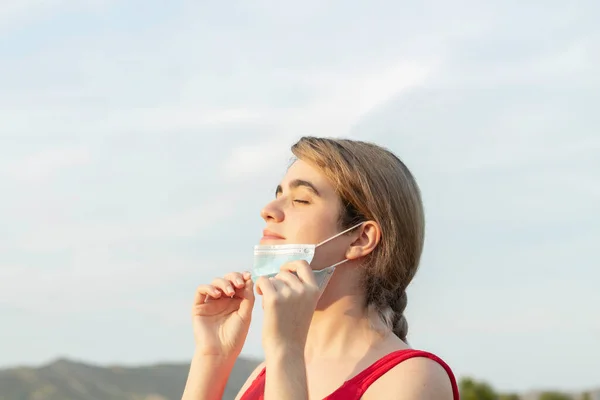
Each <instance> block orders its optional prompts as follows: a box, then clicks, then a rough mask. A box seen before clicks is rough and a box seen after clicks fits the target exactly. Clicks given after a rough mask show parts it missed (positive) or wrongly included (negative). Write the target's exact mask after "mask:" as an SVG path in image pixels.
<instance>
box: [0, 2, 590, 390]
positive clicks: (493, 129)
mask: <svg viewBox="0 0 600 400" xmlns="http://www.w3.org/2000/svg"><path fill="white" fill-rule="evenodd" d="M599 13H600V5H599V4H598V3H597V2H595V1H592V0H588V1H585V0H581V1H577V0H575V1H571V2H564V1H557V0H547V1H543V2H542V1H535V0H534V1H530V2H517V1H514V0H508V1H502V2H500V1H498V2H495V3H494V4H492V3H491V2H487V3H485V4H484V2H475V1H464V0H459V1H455V2H447V1H442V0H429V1H425V2H420V3H418V4H417V3H415V2H407V1H378V0H373V1H370V2H368V3H367V2H357V1H344V2H342V1H323V0H320V1H316V0H308V1H304V2H295V3H293V4H292V2H276V1H274V0H271V1H268V0H255V1H252V2H250V1H229V2H210V3H209V2H198V1H180V0H178V1H176V0H173V1H170V2H162V1H152V0H150V1H139V0H128V1H119V2H117V1H112V0H78V1H73V0H48V1H45V2H41V1H34V0H3V1H2V3H0V319H1V323H0V326H1V329H0V368H1V367H8V366H14V365H33V366H36V365H42V364H45V363H47V362H50V361H52V360H54V359H56V358H58V357H69V358H73V359H77V360H82V361H86V362H92V363H97V364H102V365H106V364H114V363H119V364H126V365H140V364H146V363H156V362H164V361H169V362H171V361H183V362H187V361H189V359H190V357H191V354H192V352H193V338H192V329H191V321H190V317H189V314H190V307H191V301H192V299H193V294H194V290H195V288H196V286H197V285H199V284H201V283H208V282H209V281H211V280H212V279H213V278H215V277H217V276H221V275H223V274H225V273H227V272H229V271H232V270H247V269H249V268H251V262H252V248H253V246H254V244H256V243H257V241H258V240H259V237H260V236H261V231H262V229H263V221H262V220H261V218H260V214H259V213H260V209H261V207H262V206H263V205H264V204H265V203H266V202H268V201H269V200H270V199H271V198H272V196H273V191H274V188H275V186H276V185H277V183H278V182H279V180H280V179H281V178H282V176H283V174H284V173H285V168H286V167H287V165H288V161H289V160H290V157H291V153H290V151H289V148H290V146H291V145H292V144H293V143H294V142H295V141H296V140H297V139H298V138H299V137H301V136H302V135H316V136H330V137H346V138H351V139H360V140H367V141H372V142H375V143H378V144H381V145H383V146H386V147H388V148H389V149H391V150H392V151H394V152H395V153H396V154H397V155H398V156H399V157H400V158H401V159H402V160H403V161H404V162H405V163H406V164H407V165H408V166H409V168H410V169H411V170H412V172H413V173H414V175H415V176H416V178H417V181H418V182H419V184H420V186H421V189H422V192H423V198H424V203H425V208H426V218H427V232H426V244H425V250H424V254H423V260H422V263H421V267H420V270H419V272H418V274H417V276H416V278H415V280H414V281H413V283H412V284H411V286H410V288H409V292H408V295H409V297H408V298H409V305H408V308H407V318H408V321H409V327H410V328H409V341H410V342H411V344H412V345H413V346H414V347H418V348H421V349H425V350H429V351H432V352H434V353H436V354H438V355H439V356H441V357H442V358H443V359H444V360H445V361H447V362H448V363H449V364H450V365H451V366H452V368H453V370H454V372H455V374H456V375H457V376H459V377H461V376H473V377H475V378H477V379H483V380H487V381H488V382H490V383H491V384H492V385H493V386H495V387H496V388H497V389H500V390H507V391H508V390H519V391H522V390H530V389H537V388H557V389H565V390H571V389H574V390H580V389H586V388H593V387H598V386H600V375H598V371H600V318H599V314H598V306H599V305H600V291H599V290H598V281H600V269H599V268H598V267H599V266H600V256H599V255H598V254H599V252H598V251H597V241H598V239H599V238H600V206H598V204H600V185H599V184H598V182H600V157H599V154H600V113H599V112H598V104H600V74H599V73H598V71H599V68H600V67H599V65H600V25H598V23H597V21H598V16H599V15H600V14H599ZM261 313H262V310H261V307H260V302H257V306H256V307H255V312H254V319H253V323H252V327H251V331H250V334H249V337H248V340H247V342H246V345H245V347H244V350H243V354H245V355H247V356H253V357H261V356H262V355H263V353H262V349H261V346H260V329H261V321H262V316H261Z"/></svg>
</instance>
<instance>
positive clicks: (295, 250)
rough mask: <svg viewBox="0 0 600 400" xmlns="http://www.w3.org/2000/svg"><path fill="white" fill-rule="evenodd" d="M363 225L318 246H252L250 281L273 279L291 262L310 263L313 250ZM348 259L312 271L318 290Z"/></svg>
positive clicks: (341, 233)
mask: <svg viewBox="0 0 600 400" xmlns="http://www.w3.org/2000/svg"><path fill="white" fill-rule="evenodd" d="M362 224H363V223H362V222H361V223H360V224H357V225H354V226H353V227H352V228H349V229H346V230H345V231H343V232H340V233H338V234H337V235H334V236H332V237H330V238H329V239H326V240H324V241H322V242H321V243H318V244H274V245H257V246H254V266H253V268H252V280H253V281H256V279H258V277H260V276H266V277H273V276H275V275H277V274H278V273H279V271H280V268H281V266H282V265H283V264H286V263H288V262H291V261H297V260H304V261H306V262H307V263H308V264H310V263H311V261H312V259H313V257H314V256H315V250H316V248H317V247H319V246H321V245H323V244H325V243H327V242H329V241H330V240H333V239H335V238H337V237H338V236H341V235H343V234H344V233H346V232H350V231H351V230H353V229H355V228H357V227H359V226H360V225H362ZM346 261H348V259H345V260H342V261H340V262H338V263H336V264H333V265H332V266H329V267H327V268H324V269H322V270H319V271H315V270H313V273H314V274H315V279H316V281H317V285H318V286H319V289H320V290H321V291H323V289H324V288H325V286H326V285H327V283H328V282H329V279H330V278H331V275H333V272H334V271H335V267H337V266H338V265H340V264H343V263H345V262H346Z"/></svg>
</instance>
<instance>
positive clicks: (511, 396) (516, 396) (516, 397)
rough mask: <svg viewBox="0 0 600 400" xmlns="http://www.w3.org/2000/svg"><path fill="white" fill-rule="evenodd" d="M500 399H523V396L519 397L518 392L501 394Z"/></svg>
mask: <svg viewBox="0 0 600 400" xmlns="http://www.w3.org/2000/svg"><path fill="white" fill-rule="evenodd" d="M498 400H521V398H520V397H519V395H518V394H515V393H511V394H501V395H500V396H498Z"/></svg>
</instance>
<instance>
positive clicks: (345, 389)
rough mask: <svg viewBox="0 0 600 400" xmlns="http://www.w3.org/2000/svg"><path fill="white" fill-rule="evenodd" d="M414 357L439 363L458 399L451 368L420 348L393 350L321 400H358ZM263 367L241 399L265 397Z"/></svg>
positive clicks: (253, 399)
mask: <svg viewBox="0 0 600 400" xmlns="http://www.w3.org/2000/svg"><path fill="white" fill-rule="evenodd" d="M414 357H426V358H429V359H430V360H433V361H435V362H437V363H438V364H440V365H441V366H442V367H443V368H444V369H445V370H446V372H447V373H448V376H449V377H450V382H451V384H452V393H453V398H454V400H460V396H459V394H458V385H457V384H456V378H455V377H454V374H453V373H452V370H451V369H450V367H449V366H448V364H446V363H445V362H444V361H443V360H442V359H440V358H439V357H437V356H436V355H434V354H431V353H428V352H426V351H421V350H412V349H408V350H398V351H394V352H392V353H390V354H388V355H386V356H384V357H382V358H380V359H379V360H377V361H376V362H374V363H373V364H371V365H370V366H369V367H367V368H366V369H364V370H363V371H362V372H361V373H359V374H358V375H356V376H355V377H354V378H352V379H350V380H348V381H346V382H344V384H343V385H342V386H340V387H339V388H338V389H337V390H336V391H335V392H333V393H331V394H330V395H329V396H327V397H325V399H323V400H360V398H361V397H362V395H363V394H364V393H365V392H366V391H367V389H368V388H369V386H371V384H372V383H373V382H375V381H376V380H377V379H378V378H379V377H380V376H382V375H383V374H385V373H386V372H388V371H389V370H390V369H392V368H394V367H395V366H396V365H398V364H400V363H401V362H402V361H405V360H408V359H410V358H414ZM265 378H266V375H265V368H263V370H262V371H261V372H260V374H258V376H257V377H256V379H255V380H254V381H253V382H252V384H251V385H250V387H249V388H248V390H247V391H246V393H244V395H243V396H242V398H241V400H264V398H265Z"/></svg>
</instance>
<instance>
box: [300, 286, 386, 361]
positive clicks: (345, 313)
mask: <svg viewBox="0 0 600 400" xmlns="http://www.w3.org/2000/svg"><path fill="white" fill-rule="evenodd" d="M330 283H332V282H330ZM328 289H329V290H328V292H329V293H332V292H334V287H330V288H328ZM326 294H327V293H325V294H324V296H323V297H322V298H321V300H320V302H319V307H318V309H317V310H316V311H315V313H314V315H313V319H312V321H311V325H310V329H309V331H308V336H307V341H306V347H305V357H306V359H307V361H310V360H312V359H313V358H315V357H317V356H318V357H319V358H321V359H323V358H324V359H329V358H331V359H338V360H339V359H342V358H345V357H348V358H353V357H362V356H363V355H364V354H365V353H366V352H367V351H368V350H369V348H371V347H372V346H373V345H374V344H376V343H377V342H378V341H380V340H381V339H382V337H383V336H382V334H381V333H379V332H377V331H376V330H375V329H373V328H372V318H371V316H370V315H369V314H368V312H367V310H366V309H365V308H364V298H363V296H361V295H359V294H350V295H346V296H344V297H342V298H337V299H335V300H331V299H330V298H328V297H326V296H325V295H326Z"/></svg>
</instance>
